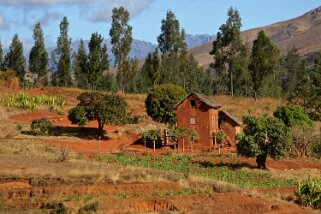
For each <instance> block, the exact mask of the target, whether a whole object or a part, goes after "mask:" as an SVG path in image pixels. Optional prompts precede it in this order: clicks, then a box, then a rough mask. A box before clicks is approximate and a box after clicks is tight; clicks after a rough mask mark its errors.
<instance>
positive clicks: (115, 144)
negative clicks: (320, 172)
mask: <svg viewBox="0 0 321 214" xmlns="http://www.w3.org/2000/svg"><path fill="white" fill-rule="evenodd" d="M43 117H44V118H47V119H49V120H51V121H52V122H53V123H54V124H55V125H56V126H58V127H60V128H62V129H63V128H64V127H75V128H76V127H78V126H77V125H74V124H71V122H70V121H69V120H68V118H67V117H66V116H64V115H58V114H54V113H47V112H32V113H24V114H18V115H14V116H11V117H10V119H12V120H16V121H22V122H31V121H32V120H34V119H38V118H43ZM96 127H97V122H96V121H90V123H89V124H88V125H87V126H86V128H96ZM117 128H118V126H110V125H105V127H104V130H105V131H106V132H107V133H112V134H113V135H114V137H113V138H111V139H101V140H100V143H99V142H98V140H97V139H83V138H77V139H75V140H72V141H68V140H60V139H57V140H56V139H55V140H44V141H43V143H44V144H49V145H53V146H58V147H66V148H69V149H71V150H73V151H75V152H77V153H84V154H95V153H99V152H100V153H108V152H113V151H119V150H120V147H123V149H125V150H128V151H137V152H143V151H148V152H152V149H151V148H145V147H144V146H143V145H141V144H135V142H136V141H138V140H139V138H140V137H139V136H138V135H137V134H135V133H117ZM99 144H100V146H99ZM166 149H170V148H169V147H164V148H161V149H157V151H156V154H159V153H162V152H163V151H164V150H166ZM170 150H171V151H174V150H172V149H170ZM186 152H187V153H188V152H189V150H188V148H187V149H186ZM231 152H235V151H234V150H233V148H225V149H224V150H222V153H231ZM215 153H217V151H215ZM231 162H232V163H233V164H238V165H242V164H244V165H250V166H252V167H255V166H256V162H255V158H244V157H239V156H237V157H233V160H232V161H231V158H230V157H226V156H225V157H224V156H222V157H216V158H215V159H214V162H213V163H214V164H217V163H220V164H222V163H223V164H224V163H228V164H230V163H231ZM267 167H268V168H271V169H277V170H298V169H321V164H320V163H319V162H314V161H313V160H311V159H304V158H303V159H292V160H277V161H275V160H272V159H268V160H267Z"/></svg>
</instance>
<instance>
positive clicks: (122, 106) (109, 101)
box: [68, 92, 127, 134]
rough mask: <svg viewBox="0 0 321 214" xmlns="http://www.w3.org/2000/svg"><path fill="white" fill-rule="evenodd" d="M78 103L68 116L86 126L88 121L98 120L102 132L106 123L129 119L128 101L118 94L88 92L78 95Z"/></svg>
mask: <svg viewBox="0 0 321 214" xmlns="http://www.w3.org/2000/svg"><path fill="white" fill-rule="evenodd" d="M77 100H79V103H78V105H77V106H76V107H75V108H73V109H71V110H70V111H69V115H68V118H69V120H70V121H71V122H72V123H73V124H77V125H79V126H84V125H86V124H87V122H88V121H92V120H97V122H98V130H99V132H100V134H103V132H104V125H105V124H107V123H108V124H112V125H117V124H123V123H125V122H126V120H127V113H126V102H125V100H124V98H122V97H120V96H118V95H114V94H113V95H107V94H103V93H98V92H86V93H82V94H81V95H80V96H78V97H77Z"/></svg>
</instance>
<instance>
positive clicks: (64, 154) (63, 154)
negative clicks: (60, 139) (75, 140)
mask: <svg viewBox="0 0 321 214" xmlns="http://www.w3.org/2000/svg"><path fill="white" fill-rule="evenodd" d="M68 158H69V150H68V149H67V148H66V147H62V148H60V151H59V156H58V160H59V161H60V162H65V161H66V160H68Z"/></svg>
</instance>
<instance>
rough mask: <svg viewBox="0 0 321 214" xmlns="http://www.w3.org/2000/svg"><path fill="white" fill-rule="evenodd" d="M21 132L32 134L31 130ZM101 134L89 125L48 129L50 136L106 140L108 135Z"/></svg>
mask: <svg viewBox="0 0 321 214" xmlns="http://www.w3.org/2000/svg"><path fill="white" fill-rule="evenodd" d="M21 133H22V134H26V135H32V133H31V131H22V132H21ZM104 134H106V131H104ZM104 134H101V132H100V131H99V130H98V129H97V128H91V127H89V128H88V127H69V126H56V127H55V128H53V129H52V130H50V134H49V135H50V136H64V137H77V138H81V139H86V140H98V139H99V137H100V139H101V140H108V139H110V138H109V137H107V136H105V135H104Z"/></svg>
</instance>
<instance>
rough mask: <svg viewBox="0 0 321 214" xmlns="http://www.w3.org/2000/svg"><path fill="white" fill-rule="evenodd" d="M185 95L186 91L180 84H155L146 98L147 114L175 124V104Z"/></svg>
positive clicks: (158, 119)
mask: <svg viewBox="0 0 321 214" xmlns="http://www.w3.org/2000/svg"><path fill="white" fill-rule="evenodd" d="M184 97H185V91H184V90H183V89H182V88H180V87H179V86H176V85H172V84H163V85H159V86H154V87H153V88H152V89H151V90H150V92H149V93H148V95H147V98H146V100H145V107H146V111H147V114H148V115H149V116H151V117H152V118H153V119H154V120H155V121H157V122H161V123H169V124H175V122H176V112H175V109H174V105H175V104H177V103H178V102H179V101H180V100H181V99H183V98H184Z"/></svg>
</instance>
